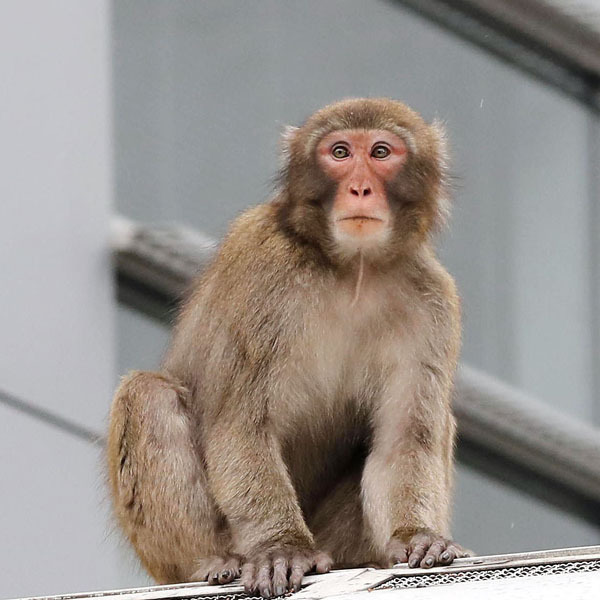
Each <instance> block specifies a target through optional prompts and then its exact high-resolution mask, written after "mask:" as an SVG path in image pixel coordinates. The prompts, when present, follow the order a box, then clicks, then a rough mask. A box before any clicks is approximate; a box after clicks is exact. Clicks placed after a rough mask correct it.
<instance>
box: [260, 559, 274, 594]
mask: <svg viewBox="0 0 600 600" xmlns="http://www.w3.org/2000/svg"><path fill="white" fill-rule="evenodd" d="M256 589H257V590H258V592H259V593H260V595H261V596H262V597H263V598H270V597H271V596H272V595H273V579H272V576H271V561H269V560H264V561H262V562H261V563H260V566H259V568H258V573H257V575H256Z"/></svg>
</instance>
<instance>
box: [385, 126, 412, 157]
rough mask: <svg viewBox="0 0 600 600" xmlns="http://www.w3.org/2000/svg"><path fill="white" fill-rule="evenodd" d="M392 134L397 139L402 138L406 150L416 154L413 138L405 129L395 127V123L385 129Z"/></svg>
mask: <svg viewBox="0 0 600 600" xmlns="http://www.w3.org/2000/svg"><path fill="white" fill-rule="evenodd" d="M386 129H388V130H389V131H391V132H392V133H395V134H396V135H397V136H398V137H400V138H402V139H403V140H404V142H405V144H406V145H407V146H408V149H409V150H410V151H411V152H412V153H413V154H416V153H417V142H416V140H415V136H414V135H413V134H412V133H411V132H410V131H409V130H408V129H407V128H406V127H402V126H401V125H396V124H395V123H393V124H390V126H389V127H386Z"/></svg>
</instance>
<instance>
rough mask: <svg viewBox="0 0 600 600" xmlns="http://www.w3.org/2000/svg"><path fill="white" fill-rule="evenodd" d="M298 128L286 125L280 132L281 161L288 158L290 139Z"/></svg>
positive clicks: (291, 139)
mask: <svg viewBox="0 0 600 600" xmlns="http://www.w3.org/2000/svg"><path fill="white" fill-rule="evenodd" d="M299 129H300V128H299V127H294V126H293V125H286V126H285V127H284V129H283V132H282V133H281V142H280V144H281V160H282V162H283V163H287V162H288V161H289V159H290V154H291V151H292V141H293V140H294V138H295V137H296V133H297V132H298V130H299Z"/></svg>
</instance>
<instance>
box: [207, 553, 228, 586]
mask: <svg viewBox="0 0 600 600" xmlns="http://www.w3.org/2000/svg"><path fill="white" fill-rule="evenodd" d="M223 565H224V561H223V559H222V558H215V559H214V560H213V561H212V562H211V564H210V567H209V569H208V575H207V577H206V580H207V581H208V585H217V584H218V583H219V575H220V573H221V569H222V568H223Z"/></svg>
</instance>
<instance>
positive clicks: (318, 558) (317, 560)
mask: <svg viewBox="0 0 600 600" xmlns="http://www.w3.org/2000/svg"><path fill="white" fill-rule="evenodd" d="M313 566H314V568H315V571H316V572H317V573H329V571H331V568H332V567H333V558H331V556H329V554H327V552H317V553H316V554H315V556H314V564H313Z"/></svg>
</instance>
